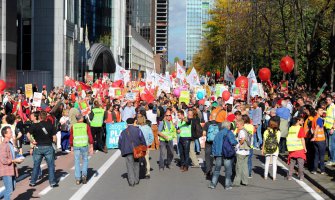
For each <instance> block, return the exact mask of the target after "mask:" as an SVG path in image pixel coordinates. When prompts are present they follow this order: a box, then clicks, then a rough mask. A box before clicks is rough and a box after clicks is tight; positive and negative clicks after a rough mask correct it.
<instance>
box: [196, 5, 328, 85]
mask: <svg viewBox="0 0 335 200" xmlns="http://www.w3.org/2000/svg"><path fill="white" fill-rule="evenodd" d="M210 15H211V20H210V21H208V22H207V23H206V24H207V26H208V28H209V31H208V32H206V35H205V37H204V39H203V41H202V43H201V47H200V50H199V51H198V53H197V54H196V55H195V56H194V58H193V62H192V66H194V67H195V68H196V70H197V71H198V72H200V73H202V74H204V73H205V72H207V71H211V72H212V73H214V72H216V71H217V70H220V71H221V72H223V70H224V68H225V66H226V65H228V66H229V67H230V69H231V71H232V72H233V73H234V74H237V71H240V72H241V73H242V74H245V75H246V74H247V73H248V72H249V71H250V69H251V68H252V67H253V68H254V69H255V70H256V71H257V70H258V69H260V68H262V67H268V68H269V69H271V72H272V80H274V81H280V80H282V79H283V73H282V71H281V70H280V67H279V62H280V59H281V58H282V57H284V56H285V55H290V56H291V57H292V58H293V59H294V60H295V69H294V72H292V73H291V74H289V75H287V76H286V78H290V79H293V80H294V81H295V82H296V83H297V84H303V83H307V84H308V86H309V87H311V88H316V87H317V86H320V85H322V84H323V83H324V82H327V84H328V85H331V86H333V85H334V67H335V64H334V63H335V1H334V0H275V1H273V0H249V1H246V0H245V1H241V0H239V1H238V0H216V2H215V6H214V8H213V9H212V10H211V11H210ZM221 74H222V73H221Z"/></svg>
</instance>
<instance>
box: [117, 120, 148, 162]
mask: <svg viewBox="0 0 335 200" xmlns="http://www.w3.org/2000/svg"><path fill="white" fill-rule="evenodd" d="M138 145H145V146H146V142H145V138H144V136H143V133H142V131H141V129H140V128H139V127H136V126H133V125H128V127H127V128H126V129H125V130H123V131H122V132H121V134H120V137H119V149H120V151H121V155H122V157H125V156H127V155H129V154H132V153H133V148H134V147H136V146H138Z"/></svg>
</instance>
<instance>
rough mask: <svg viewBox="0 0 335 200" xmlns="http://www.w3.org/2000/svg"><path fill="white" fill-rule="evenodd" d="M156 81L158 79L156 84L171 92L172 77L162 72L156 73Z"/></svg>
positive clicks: (161, 88)
mask: <svg viewBox="0 0 335 200" xmlns="http://www.w3.org/2000/svg"><path fill="white" fill-rule="evenodd" d="M155 81H156V85H157V86H158V87H159V89H160V90H162V91H164V92H166V93H170V88H171V82H170V78H169V79H167V78H166V77H164V76H162V75H160V74H155Z"/></svg>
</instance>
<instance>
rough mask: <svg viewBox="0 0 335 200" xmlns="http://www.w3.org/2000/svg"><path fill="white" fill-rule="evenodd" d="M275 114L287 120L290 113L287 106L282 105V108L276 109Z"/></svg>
mask: <svg viewBox="0 0 335 200" xmlns="http://www.w3.org/2000/svg"><path fill="white" fill-rule="evenodd" d="M276 115H277V116H278V117H280V118H283V119H285V120H289V119H290V116H291V113H290V110H289V109H288V108H285V107H282V108H277V110H276Z"/></svg>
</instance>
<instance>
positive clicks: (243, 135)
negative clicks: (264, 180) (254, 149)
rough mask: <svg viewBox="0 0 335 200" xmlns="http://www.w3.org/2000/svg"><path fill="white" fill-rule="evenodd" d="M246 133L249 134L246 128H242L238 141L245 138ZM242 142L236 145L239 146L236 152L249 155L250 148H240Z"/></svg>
mask: <svg viewBox="0 0 335 200" xmlns="http://www.w3.org/2000/svg"><path fill="white" fill-rule="evenodd" d="M246 134H248V133H247V132H246V131H245V130H243V129H242V130H240V131H239V132H238V141H240V140H242V139H243V138H245V137H246ZM244 142H246V141H244ZM240 146H241V145H240V143H238V144H237V145H236V148H237V151H236V154H239V155H244V156H247V155H249V150H244V149H240Z"/></svg>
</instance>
